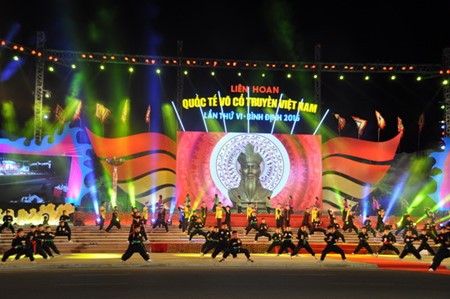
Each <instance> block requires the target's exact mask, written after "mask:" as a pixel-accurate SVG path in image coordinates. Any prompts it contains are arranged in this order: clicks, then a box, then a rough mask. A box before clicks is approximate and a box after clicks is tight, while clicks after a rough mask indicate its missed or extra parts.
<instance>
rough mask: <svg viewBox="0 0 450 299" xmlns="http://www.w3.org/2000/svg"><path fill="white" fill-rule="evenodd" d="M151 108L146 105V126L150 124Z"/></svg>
mask: <svg viewBox="0 0 450 299" xmlns="http://www.w3.org/2000/svg"><path fill="white" fill-rule="evenodd" d="M151 111H152V110H151V108H150V105H148V107H147V112H146V113H145V123H146V124H148V123H150V112H151Z"/></svg>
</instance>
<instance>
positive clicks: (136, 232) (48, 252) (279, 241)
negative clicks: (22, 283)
mask: <svg viewBox="0 0 450 299" xmlns="http://www.w3.org/2000/svg"><path fill="white" fill-rule="evenodd" d="M157 208H158V218H157V219H156V221H155V222H154V223H152V225H151V227H152V228H156V227H158V226H160V227H163V228H164V229H165V230H166V232H168V231H169V229H168V223H167V221H166V219H165V218H166V215H165V208H164V205H163V204H161V205H159V206H158V207H157ZM189 208H190V206H189V205H185V206H181V205H180V206H179V207H178V210H179V215H180V216H179V226H178V227H179V229H180V230H181V231H182V232H185V233H187V235H188V236H189V241H191V240H192V239H193V237H195V236H196V235H199V236H202V237H203V238H204V239H205V242H204V243H203V245H202V248H201V255H205V254H207V253H208V252H212V253H211V257H212V258H215V257H216V256H217V255H219V254H220V253H223V255H222V259H221V260H220V261H221V262H223V261H225V259H226V258H227V257H228V256H229V255H232V256H233V257H235V256H236V255H237V254H239V253H243V254H244V255H245V256H246V257H247V260H248V261H250V262H253V260H252V259H251V258H250V252H249V250H248V249H247V248H245V247H243V244H242V240H241V239H240V237H239V236H238V232H237V231H236V230H232V228H231V210H230V207H229V206H227V207H223V206H222V204H221V203H220V202H218V203H217V205H215V207H214V214H215V219H216V221H217V224H216V225H214V226H210V227H209V229H208V230H207V231H205V230H204V228H205V224H206V218H207V215H208V212H210V211H208V208H207V206H206V203H205V202H202V203H201V205H200V208H199V209H198V210H190V209H189ZM246 213H247V220H248V224H247V226H246V227H245V229H244V232H243V233H244V234H245V235H248V234H249V233H250V232H251V231H252V230H254V231H255V235H254V242H258V240H259V238H261V237H265V238H267V241H269V242H270V244H269V245H268V247H267V249H266V251H265V252H266V253H271V252H272V251H273V250H274V249H275V248H278V250H277V251H276V252H275V253H276V254H277V255H281V254H283V253H284V252H287V253H288V254H290V256H291V257H295V256H297V255H298V253H299V252H300V251H301V250H302V249H303V248H304V249H305V250H306V251H307V252H308V253H309V254H310V255H311V256H313V257H314V258H316V259H317V257H316V252H314V250H313V249H312V247H311V246H310V244H309V238H310V235H312V234H315V233H317V232H320V233H322V234H323V235H324V238H323V240H324V241H325V243H326V246H325V248H324V249H323V250H322V252H321V255H320V261H323V260H324V259H325V257H326V256H327V254H328V253H330V252H335V253H338V254H340V255H341V258H342V260H344V261H345V260H346V256H345V252H344V250H342V248H341V247H340V246H339V243H340V242H343V243H345V237H344V234H343V232H353V231H354V232H355V234H357V237H358V244H357V245H356V247H355V248H354V250H353V252H352V254H357V253H359V251H360V250H361V249H362V248H365V249H366V251H367V253H369V254H372V255H374V256H378V255H379V254H381V253H383V252H385V251H393V252H395V253H396V254H397V255H398V257H399V258H400V259H403V258H404V257H405V256H406V255H408V254H412V255H414V256H415V257H416V258H417V259H419V260H420V259H421V258H422V257H421V254H420V252H421V251H422V250H427V251H428V252H429V254H430V255H433V256H434V257H433V263H432V265H431V266H430V268H429V269H430V271H435V270H436V268H437V267H438V266H439V265H440V264H441V262H442V260H443V259H445V258H448V257H450V222H449V223H447V225H444V226H440V228H439V232H437V231H436V228H435V227H436V224H435V219H434V217H433V216H434V215H433V214H432V213H431V212H430V211H429V210H427V211H426V216H427V218H426V221H425V223H424V225H423V228H422V229H420V233H419V231H418V229H417V227H416V225H415V223H414V221H413V220H412V217H411V215H408V214H405V215H404V216H403V218H402V222H401V224H400V225H399V226H398V227H397V228H396V230H395V231H394V232H393V228H392V226H390V225H389V224H386V223H384V222H383V218H384V210H383V209H382V208H381V207H380V208H379V209H378V211H377V224H376V226H375V227H373V226H372V223H371V219H370V217H366V218H365V219H364V220H363V223H362V225H361V227H360V228H358V227H357V226H356V224H355V222H354V219H355V216H354V213H353V211H352V208H351V206H345V207H344V209H343V210H342V222H343V226H342V228H341V226H340V224H339V221H337V219H336V216H335V213H334V211H333V210H332V209H329V210H328V211H327V213H328V220H329V224H328V226H327V227H323V226H322V220H321V211H320V210H319V209H318V207H317V206H313V207H311V208H308V209H306V210H305V211H304V213H303V220H302V223H301V225H300V227H299V228H298V230H297V236H296V239H297V242H295V241H294V233H293V231H292V228H291V224H290V219H291V215H292V214H293V209H292V207H291V206H290V205H286V206H285V207H282V205H281V204H278V205H277V207H276V208H275V213H274V217H275V223H276V227H275V231H274V232H273V233H269V227H268V225H267V222H266V219H265V218H264V217H261V218H260V222H259V223H258V214H257V210H256V208H255V207H254V206H253V205H251V204H249V205H248V207H247V212H246ZM131 216H132V225H131V227H130V232H129V237H128V241H129V246H128V248H127V250H126V252H125V253H124V254H123V256H122V261H126V260H128V259H129V258H130V257H131V256H132V255H133V253H135V252H138V253H139V254H140V255H141V256H142V257H143V258H144V260H146V261H151V259H150V256H149V253H148V251H147V250H146V248H145V245H144V243H146V242H147V243H148V236H147V232H146V229H145V226H146V224H147V221H148V209H146V208H144V210H143V211H142V214H141V212H140V211H138V210H137V209H136V208H133V210H132V214H131ZM100 217H101V220H100V223H99V224H100V229H101V230H102V229H103V225H104V220H105V218H106V216H105V209H104V204H102V205H101V208H100ZM69 221H70V217H69V216H68V215H67V213H66V211H64V212H63V215H62V216H61V217H60V224H59V225H58V227H57V228H56V231H55V232H52V231H51V228H50V226H44V225H43V224H40V225H38V226H37V227H36V226H33V225H32V226H30V231H29V232H28V233H26V232H25V231H24V229H22V228H20V229H18V230H17V232H15V230H14V225H12V223H13V216H11V213H10V211H7V212H6V215H5V216H4V217H3V224H2V226H0V232H2V231H3V230H4V229H10V230H11V232H12V233H13V234H15V237H14V238H13V241H12V244H11V249H9V250H8V251H6V252H5V253H4V255H3V258H2V261H6V260H7V259H8V258H9V257H10V256H12V255H15V259H20V257H21V256H26V257H28V258H29V259H30V260H31V261H34V255H35V254H40V255H41V256H42V257H44V258H46V259H47V258H49V257H52V256H54V254H56V255H59V254H60V252H59V250H58V248H57V247H56V245H55V243H54V241H53V240H54V238H55V236H58V235H59V236H66V237H67V239H68V241H71V230H70V226H69ZM114 226H115V227H117V228H118V229H121V225H120V219H119V214H118V209H117V208H114V210H113V214H112V219H111V223H110V224H109V226H108V227H107V228H106V231H107V232H109V231H110V230H111V228H112V227H114ZM377 232H378V233H380V234H381V236H380V239H381V244H380V245H381V246H379V248H378V249H377V250H376V251H375V250H373V249H372V247H371V246H370V244H369V239H370V236H369V233H370V234H372V235H373V237H377ZM400 234H401V237H402V239H403V244H404V245H403V250H402V251H401V252H400V250H399V249H398V248H397V247H396V246H394V244H395V243H397V237H396V236H398V235H400ZM430 239H431V240H433V241H434V242H435V243H436V244H439V245H440V247H439V248H438V250H437V252H435V251H434V250H433V248H432V247H431V246H430V244H429V240H430ZM416 241H420V244H419V246H418V247H416V246H414V243H415V242H416Z"/></svg>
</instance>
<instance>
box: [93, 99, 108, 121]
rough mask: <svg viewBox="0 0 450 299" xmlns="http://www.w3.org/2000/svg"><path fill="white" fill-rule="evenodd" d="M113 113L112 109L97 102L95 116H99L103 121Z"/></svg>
mask: <svg viewBox="0 0 450 299" xmlns="http://www.w3.org/2000/svg"><path fill="white" fill-rule="evenodd" d="M110 114H111V111H110V110H109V109H108V108H106V107H105V106H103V105H102V104H99V103H97V106H96V109H95V117H97V118H98V119H99V120H100V121H101V122H102V123H103V122H104V121H105V119H106V118H107V117H108V116H109V115H110Z"/></svg>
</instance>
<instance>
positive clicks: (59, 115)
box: [55, 104, 66, 124]
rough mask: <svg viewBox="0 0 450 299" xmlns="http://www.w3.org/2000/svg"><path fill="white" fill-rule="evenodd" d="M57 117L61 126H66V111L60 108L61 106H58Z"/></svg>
mask: <svg viewBox="0 0 450 299" xmlns="http://www.w3.org/2000/svg"><path fill="white" fill-rule="evenodd" d="M55 117H56V119H57V120H58V122H59V123H60V124H64V123H65V122H66V116H65V115H64V109H63V108H62V107H61V106H59V104H57V105H56V110H55Z"/></svg>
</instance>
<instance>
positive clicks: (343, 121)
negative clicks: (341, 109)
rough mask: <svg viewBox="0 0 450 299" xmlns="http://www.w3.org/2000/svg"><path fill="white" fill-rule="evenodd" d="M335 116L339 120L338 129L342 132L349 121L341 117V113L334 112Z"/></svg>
mask: <svg viewBox="0 0 450 299" xmlns="http://www.w3.org/2000/svg"><path fill="white" fill-rule="evenodd" d="M334 117H336V119H337V120H338V131H339V134H340V133H341V131H342V130H343V129H344V127H345V124H346V123H347V121H346V120H345V118H343V117H341V116H340V115H339V114H334Z"/></svg>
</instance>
